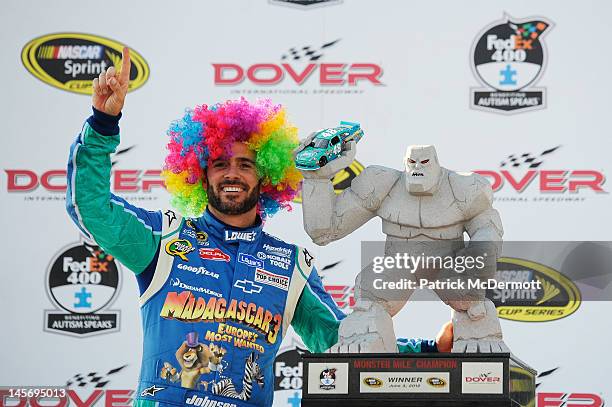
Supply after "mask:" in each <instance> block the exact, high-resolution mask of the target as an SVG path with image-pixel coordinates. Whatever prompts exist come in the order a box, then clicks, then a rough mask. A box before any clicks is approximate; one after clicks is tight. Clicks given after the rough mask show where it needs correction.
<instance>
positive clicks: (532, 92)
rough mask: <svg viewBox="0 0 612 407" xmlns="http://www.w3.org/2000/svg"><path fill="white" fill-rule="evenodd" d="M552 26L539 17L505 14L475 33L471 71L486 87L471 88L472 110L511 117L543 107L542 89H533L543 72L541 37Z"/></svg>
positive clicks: (543, 50) (544, 52) (543, 47)
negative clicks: (519, 16) (521, 17)
mask: <svg viewBox="0 0 612 407" xmlns="http://www.w3.org/2000/svg"><path fill="white" fill-rule="evenodd" d="M552 26H553V23H552V22H551V21H549V20H548V19H545V18H542V17H530V18H526V19H520V20H519V19H515V18H512V17H510V16H507V15H506V16H504V18H503V19H502V20H501V21H496V22H494V23H492V24H491V25H489V26H487V27H485V29H484V30H483V31H481V32H480V33H479V34H478V36H477V37H476V39H475V41H474V43H473V45H472V53H471V62H472V70H473V72H474V76H475V77H476V78H477V79H478V81H479V82H480V83H481V84H482V85H484V86H486V87H485V88H473V89H472V91H471V100H470V105H471V107H472V108H474V109H479V110H485V111H489V112H495V113H504V114H512V113H519V112H523V111H527V110H534V109H542V108H544V107H545V105H546V103H545V102H546V100H545V96H546V95H545V89H544V88H533V87H532V86H533V85H534V84H535V83H536V82H537V81H538V80H539V79H540V77H541V76H542V74H543V73H544V68H545V66H546V60H547V58H546V56H547V55H546V48H545V46H544V43H543V41H542V38H543V36H544V34H546V33H547V32H548V31H549V30H550V29H551V28H552Z"/></svg>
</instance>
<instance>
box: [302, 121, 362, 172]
mask: <svg viewBox="0 0 612 407" xmlns="http://www.w3.org/2000/svg"><path fill="white" fill-rule="evenodd" d="M361 137H363V130H362V129H361V126H360V125H359V124H358V123H351V122H340V126H338V127H332V128H331V129H323V130H319V131H318V132H317V133H316V134H315V135H314V137H313V138H312V141H311V142H310V144H308V145H307V146H306V147H304V149H303V150H302V151H300V152H299V153H297V155H296V157H295V166H296V167H297V168H298V169H300V170H318V169H319V168H321V167H323V166H324V165H325V164H327V163H328V162H330V161H332V160H335V159H336V158H338V157H340V155H341V154H342V146H343V145H344V143H348V142H349V141H353V140H354V141H355V143H357V142H358V141H359V140H361Z"/></svg>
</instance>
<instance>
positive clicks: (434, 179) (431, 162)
mask: <svg viewBox="0 0 612 407" xmlns="http://www.w3.org/2000/svg"><path fill="white" fill-rule="evenodd" d="M404 166H405V168H406V188H407V189H408V192H410V193H411V194H413V195H433V194H434V193H435V192H436V189H437V187H438V181H439V180H440V175H441V174H442V169H441V168H440V163H439V162H438V155H437V154H436V148H435V147H434V146H432V145H422V146H418V145H415V146H408V148H407V149H406V155H405V156H404Z"/></svg>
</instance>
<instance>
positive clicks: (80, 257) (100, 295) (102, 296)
mask: <svg viewBox="0 0 612 407" xmlns="http://www.w3.org/2000/svg"><path fill="white" fill-rule="evenodd" d="M120 282H121V280H120V273H119V264H118V263H117V261H116V260H115V259H114V257H113V256H111V255H109V254H107V253H105V252H104V251H103V250H102V249H101V248H100V247H98V246H96V245H93V244H90V243H87V242H78V243H73V244H70V245H68V246H66V247H65V248H64V249H62V250H61V251H60V253H59V254H58V255H56V256H55V257H54V258H53V259H52V260H51V262H50V264H49V267H48V269H47V281H46V283H47V284H46V285H47V294H48V295H49V298H50V299H51V301H52V302H53V304H54V305H55V309H53V310H46V311H45V328H44V329H45V331H48V332H54V333H62V334H67V335H72V336H79V337H80V336H90V335H94V334H99V333H105V332H112V331H117V330H118V329H119V313H118V312H112V311H108V310H105V308H107V307H108V306H109V305H110V304H112V302H113V301H114V300H115V298H116V296H117V294H118V291H119V287H120Z"/></svg>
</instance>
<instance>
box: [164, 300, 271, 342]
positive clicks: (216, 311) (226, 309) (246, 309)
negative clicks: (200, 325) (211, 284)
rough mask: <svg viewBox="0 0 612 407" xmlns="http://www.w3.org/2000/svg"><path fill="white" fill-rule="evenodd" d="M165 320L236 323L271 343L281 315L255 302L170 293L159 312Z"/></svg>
mask: <svg viewBox="0 0 612 407" xmlns="http://www.w3.org/2000/svg"><path fill="white" fill-rule="evenodd" d="M160 316H161V317H162V318H167V319H177V320H179V321H183V322H223V321H227V320H229V321H234V322H238V323H242V324H245V325H247V326H250V327H253V328H255V329H256V330H257V331H259V332H261V333H263V334H264V335H265V336H266V340H267V341H268V342H269V343H275V342H276V339H277V338H278V332H279V331H280V328H281V322H282V316H281V315H280V314H274V315H273V314H272V313H271V312H270V311H268V310H266V309H264V308H263V307H261V306H257V304H253V303H252V302H250V303H247V302H245V301H236V300H231V301H230V303H229V305H228V304H227V301H226V300H225V298H217V297H211V298H209V299H208V301H206V299H205V298H202V297H198V298H196V297H195V296H194V295H193V294H192V293H191V291H183V292H181V293H177V292H172V291H171V292H169V293H168V295H167V296H166V301H165V302H164V306H163V307H162V310H161V312H160Z"/></svg>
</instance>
